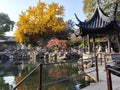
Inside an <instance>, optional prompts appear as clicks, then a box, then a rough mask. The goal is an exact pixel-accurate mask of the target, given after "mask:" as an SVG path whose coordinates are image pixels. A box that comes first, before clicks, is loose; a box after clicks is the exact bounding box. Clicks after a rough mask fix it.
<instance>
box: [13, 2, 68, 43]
mask: <svg viewBox="0 0 120 90" xmlns="http://www.w3.org/2000/svg"><path fill="white" fill-rule="evenodd" d="M63 12H64V7H63V6H59V5H58V4H57V3H54V2H53V3H51V4H45V3H44V2H41V1H39V2H38V3H37V5H36V6H35V7H29V8H28V9H27V10H26V11H25V12H21V14H20V16H19V21H18V22H17V30H16V32H15V34H14V37H15V39H16V41H17V42H20V43H30V42H31V41H34V42H37V41H38V40H40V38H43V37H45V38H48V37H50V36H52V35H53V34H55V33H56V32H60V31H63V30H64V28H65V26H66V24H65V22H64V20H63V15H64V13H63Z"/></svg>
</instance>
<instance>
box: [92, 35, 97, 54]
mask: <svg viewBox="0 0 120 90" xmlns="http://www.w3.org/2000/svg"><path fill="white" fill-rule="evenodd" d="M93 53H96V50H95V37H93Z"/></svg>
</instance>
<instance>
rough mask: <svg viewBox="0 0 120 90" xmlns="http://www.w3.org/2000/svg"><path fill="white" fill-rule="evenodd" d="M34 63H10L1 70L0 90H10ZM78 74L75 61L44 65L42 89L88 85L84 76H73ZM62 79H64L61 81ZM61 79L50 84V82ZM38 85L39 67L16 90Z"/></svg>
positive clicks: (31, 89) (68, 89) (62, 89)
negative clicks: (2, 73) (2, 72)
mask: <svg viewBox="0 0 120 90" xmlns="http://www.w3.org/2000/svg"><path fill="white" fill-rule="evenodd" d="M34 67H35V65H31V64H27V63H24V66H23V65H12V66H11V67H10V68H6V69H4V70H3V71H4V72H5V74H4V75H1V76H0V78H1V81H2V82H0V90H2V89H3V88H4V89H3V90H10V88H12V87H14V86H15V85H16V84H17V83H18V82H19V81H20V80H22V78H24V77H25V76H26V75H27V74H28V73H29V72H30V71H31V70H33V68H34ZM75 75H78V64H77V62H76V61H75V62H72V63H65V64H55V65H44V66H43V69H42V84H43V85H44V87H43V88H42V90H76V89H75V88H76V87H77V86H76V85H78V87H79V88H83V87H85V86H87V85H89V84H88V83H87V82H86V81H85V77H84V76H81V77H75V78H70V79H66V78H69V77H73V76H75ZM63 79H66V80H64V81H62V80H63ZM60 80H61V81H62V82H57V83H53V84H51V82H55V81H60ZM48 84H49V85H48ZM38 86H39V69H38V70H36V71H35V72H34V73H33V74H32V75H31V76H30V77H29V78H28V79H27V80H26V81H25V82H24V83H22V84H21V85H20V86H19V87H18V88H17V90H36V89H37V88H38Z"/></svg>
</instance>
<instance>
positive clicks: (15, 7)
mask: <svg viewBox="0 0 120 90" xmlns="http://www.w3.org/2000/svg"><path fill="white" fill-rule="evenodd" d="M41 1H42V2H45V3H46V4H50V3H52V2H56V3H58V4H59V5H63V6H64V9H65V11H64V15H65V16H64V17H63V18H64V21H67V20H69V19H71V20H72V21H74V22H75V23H78V22H77V20H76V18H75V16H74V13H76V14H77V16H78V17H79V19H80V20H82V21H84V20H85V18H86V17H85V15H84V13H83V0H41ZM37 2H38V0H0V12H4V13H6V14H8V15H9V17H10V19H11V20H13V21H15V22H17V21H18V18H19V14H20V13H21V11H25V10H26V9H28V7H29V6H36V4H37ZM8 34H10V33H8Z"/></svg>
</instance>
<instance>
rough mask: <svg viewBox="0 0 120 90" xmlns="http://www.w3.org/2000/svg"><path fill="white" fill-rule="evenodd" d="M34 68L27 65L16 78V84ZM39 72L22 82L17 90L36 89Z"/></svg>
mask: <svg viewBox="0 0 120 90" xmlns="http://www.w3.org/2000/svg"><path fill="white" fill-rule="evenodd" d="M32 69H33V68H32V67H27V68H25V69H24V70H23V71H21V73H20V74H19V75H18V76H17V77H16V78H15V84H17V83H18V82H20V81H21V80H22V78H23V77H25V76H26V75H27V74H28V73H29V72H30V71H31V70H32ZM38 81H39V79H38V73H37V71H36V72H34V73H33V74H32V76H30V77H29V78H28V79H27V80H26V81H25V82H24V83H23V84H21V85H20V86H19V87H18V88H17V90H35V89H36V88H38V84H39V83H38Z"/></svg>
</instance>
